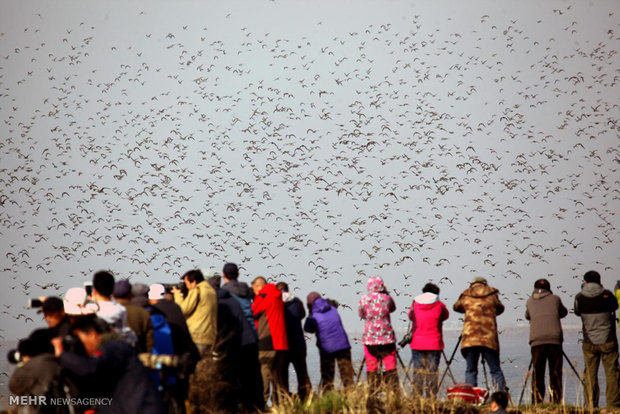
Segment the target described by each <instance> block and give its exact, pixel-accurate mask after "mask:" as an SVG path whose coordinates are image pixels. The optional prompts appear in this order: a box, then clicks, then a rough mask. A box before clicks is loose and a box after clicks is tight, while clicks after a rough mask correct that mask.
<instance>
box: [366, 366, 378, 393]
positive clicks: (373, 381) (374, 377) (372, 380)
mask: <svg viewBox="0 0 620 414" xmlns="http://www.w3.org/2000/svg"><path fill="white" fill-rule="evenodd" d="M366 378H367V381H368V388H369V390H370V392H371V393H372V394H374V393H377V392H379V389H380V388H381V374H379V373H378V372H371V371H367V372H366Z"/></svg>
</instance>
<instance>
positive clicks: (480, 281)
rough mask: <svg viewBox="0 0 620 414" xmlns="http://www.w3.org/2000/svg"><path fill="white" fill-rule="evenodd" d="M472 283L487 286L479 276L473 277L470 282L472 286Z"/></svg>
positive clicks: (484, 280)
mask: <svg viewBox="0 0 620 414" xmlns="http://www.w3.org/2000/svg"><path fill="white" fill-rule="evenodd" d="M474 283H483V284H485V285H486V284H487V280H486V279H485V278H483V277H481V276H478V277H475V278H474V280H472V281H471V284H472V285H473V284H474Z"/></svg>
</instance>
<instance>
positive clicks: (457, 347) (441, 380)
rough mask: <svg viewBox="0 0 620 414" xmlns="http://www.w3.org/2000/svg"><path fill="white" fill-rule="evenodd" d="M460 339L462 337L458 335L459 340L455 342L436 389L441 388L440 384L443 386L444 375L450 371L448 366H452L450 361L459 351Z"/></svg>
mask: <svg viewBox="0 0 620 414" xmlns="http://www.w3.org/2000/svg"><path fill="white" fill-rule="evenodd" d="M461 339H463V335H459V340H458V341H456V345H455V346H454V350H453V351H452V355H450V360H449V361H447V364H446V369H445V370H444V372H443V374H442V375H441V379H440V380H439V384H437V389H439V388H441V384H443V380H444V378H446V374H447V373H448V369H450V365H451V364H452V361H454V356H455V355H456V351H457V350H458V349H459V345H460V344H461ZM455 384H456V381H455Z"/></svg>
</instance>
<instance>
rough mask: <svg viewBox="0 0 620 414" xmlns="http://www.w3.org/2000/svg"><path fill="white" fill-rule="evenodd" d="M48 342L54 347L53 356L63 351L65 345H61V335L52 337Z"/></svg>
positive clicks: (57, 355)
mask: <svg viewBox="0 0 620 414" xmlns="http://www.w3.org/2000/svg"><path fill="white" fill-rule="evenodd" d="M50 342H51V343H52V346H53V347H54V356H56V357H59V356H61V355H62V353H63V352H65V347H64V346H63V345H62V338H61V337H56V338H52V340H51V341H50Z"/></svg>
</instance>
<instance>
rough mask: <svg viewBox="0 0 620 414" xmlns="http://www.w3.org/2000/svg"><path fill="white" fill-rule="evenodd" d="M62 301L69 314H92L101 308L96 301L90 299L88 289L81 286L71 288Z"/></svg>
mask: <svg viewBox="0 0 620 414" xmlns="http://www.w3.org/2000/svg"><path fill="white" fill-rule="evenodd" d="M62 302H63V306H64V308H65V313H66V314H67V315H92V314H93V313H96V312H97V310H99V307H98V306H97V304H96V303H94V302H89V301H88V294H87V293H86V289H84V288H80V287H74V288H71V289H69V290H68V291H67V293H66V294H65V298H64V300H63V301H62Z"/></svg>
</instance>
